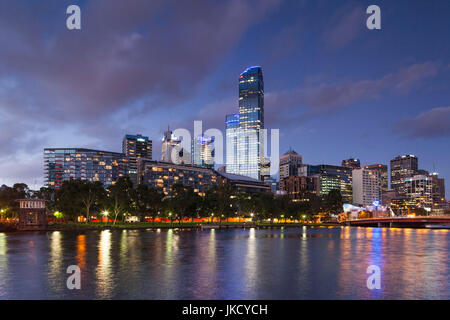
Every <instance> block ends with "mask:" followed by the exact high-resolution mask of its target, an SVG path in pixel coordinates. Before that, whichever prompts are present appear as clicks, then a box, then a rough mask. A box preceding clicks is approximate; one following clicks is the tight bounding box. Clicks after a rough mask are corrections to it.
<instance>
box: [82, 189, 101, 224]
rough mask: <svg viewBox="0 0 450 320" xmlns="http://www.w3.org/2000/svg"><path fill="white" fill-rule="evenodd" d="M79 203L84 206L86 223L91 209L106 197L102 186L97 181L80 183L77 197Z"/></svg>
mask: <svg viewBox="0 0 450 320" xmlns="http://www.w3.org/2000/svg"><path fill="white" fill-rule="evenodd" d="M78 196H79V197H80V201H81V203H82V204H83V206H84V209H85V212H86V223H87V222H88V221H89V218H90V214H91V209H92V208H93V207H95V206H97V207H98V205H99V204H100V203H101V202H102V201H104V198H105V197H106V192H105V189H104V188H103V184H102V183H101V182H99V181H95V182H90V181H80V182H79V195H78Z"/></svg>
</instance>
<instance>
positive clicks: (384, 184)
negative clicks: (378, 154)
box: [364, 164, 389, 192]
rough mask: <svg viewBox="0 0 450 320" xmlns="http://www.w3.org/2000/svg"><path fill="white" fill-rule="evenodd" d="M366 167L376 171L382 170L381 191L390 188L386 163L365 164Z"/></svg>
mask: <svg viewBox="0 0 450 320" xmlns="http://www.w3.org/2000/svg"><path fill="white" fill-rule="evenodd" d="M364 169H366V170H371V171H375V172H380V174H381V191H382V192H383V191H387V190H389V181H388V180H389V177H388V167H387V165H384V164H371V165H368V166H365V167H364Z"/></svg>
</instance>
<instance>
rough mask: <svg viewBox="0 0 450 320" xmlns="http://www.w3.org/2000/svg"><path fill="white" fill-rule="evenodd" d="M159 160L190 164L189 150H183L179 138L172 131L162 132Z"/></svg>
mask: <svg viewBox="0 0 450 320" xmlns="http://www.w3.org/2000/svg"><path fill="white" fill-rule="evenodd" d="M161 161H163V162H170V163H176V164H191V163H192V159H191V153H190V150H185V149H184V148H182V146H181V139H180V138H179V137H176V136H175V135H174V134H173V133H172V131H170V130H167V131H166V132H164V137H163V138H162V142H161Z"/></svg>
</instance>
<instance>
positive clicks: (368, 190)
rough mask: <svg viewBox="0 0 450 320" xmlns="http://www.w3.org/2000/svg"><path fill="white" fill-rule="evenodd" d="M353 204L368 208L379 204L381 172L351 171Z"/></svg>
mask: <svg viewBox="0 0 450 320" xmlns="http://www.w3.org/2000/svg"><path fill="white" fill-rule="evenodd" d="M352 181H353V204H354V205H356V206H361V207H368V206H371V205H373V204H374V203H381V172H380V171H376V170H367V169H353V171H352Z"/></svg>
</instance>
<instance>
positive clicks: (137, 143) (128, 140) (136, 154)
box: [122, 134, 152, 185]
mask: <svg viewBox="0 0 450 320" xmlns="http://www.w3.org/2000/svg"><path fill="white" fill-rule="evenodd" d="M122 153H124V154H125V155H126V156H127V158H128V176H129V177H130V179H131V181H133V183H134V185H136V184H137V168H138V162H139V159H140V158H147V159H152V140H149V139H148V137H144V136H142V135H140V134H137V135H131V134H127V135H125V137H124V138H123V142H122Z"/></svg>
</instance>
